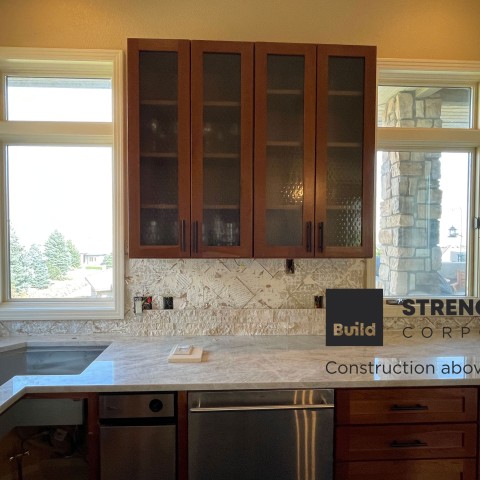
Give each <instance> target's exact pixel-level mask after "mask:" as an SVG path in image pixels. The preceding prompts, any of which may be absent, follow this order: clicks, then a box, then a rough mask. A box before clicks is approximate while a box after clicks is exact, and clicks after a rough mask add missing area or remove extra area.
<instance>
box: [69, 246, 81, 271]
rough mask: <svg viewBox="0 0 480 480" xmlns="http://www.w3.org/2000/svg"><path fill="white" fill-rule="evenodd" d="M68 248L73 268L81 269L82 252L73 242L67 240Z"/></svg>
mask: <svg viewBox="0 0 480 480" xmlns="http://www.w3.org/2000/svg"><path fill="white" fill-rule="evenodd" d="M67 248H68V251H69V252H70V257H71V259H72V268H80V267H81V263H80V252H79V251H78V249H77V247H76V246H75V245H74V243H73V242H72V241H71V240H67Z"/></svg>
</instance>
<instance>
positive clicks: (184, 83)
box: [128, 39, 190, 258]
mask: <svg viewBox="0 0 480 480" xmlns="http://www.w3.org/2000/svg"><path fill="white" fill-rule="evenodd" d="M128 190H129V256H130V257H133V258H139V257H140V258H142V257H188V256H190V240H189V239H190V42H189V41H187V40H145V39H128Z"/></svg>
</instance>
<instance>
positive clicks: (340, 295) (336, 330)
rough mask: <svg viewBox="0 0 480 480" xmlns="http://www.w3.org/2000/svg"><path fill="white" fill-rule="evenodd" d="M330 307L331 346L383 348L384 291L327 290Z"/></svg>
mask: <svg viewBox="0 0 480 480" xmlns="http://www.w3.org/2000/svg"><path fill="white" fill-rule="evenodd" d="M326 308H327V317H326V345H327V346H382V345H383V290H382V289H377V288H365V289H345V288H339V289H337V288H334V289H327V291H326Z"/></svg>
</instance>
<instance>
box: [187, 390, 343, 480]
mask: <svg viewBox="0 0 480 480" xmlns="http://www.w3.org/2000/svg"><path fill="white" fill-rule="evenodd" d="M333 398H334V397H333V390H326V389H310V390H280V391H279V390H262V391H258V390H257V391H228V392H223V391H222V392H194V393H193V392H192V393H189V395H188V407H189V411H188V472H189V475H188V476H189V480H226V479H228V480H270V479H271V480H330V479H331V478H332V476H333V474H332V471H333V412H334V410H333V408H334V405H333Z"/></svg>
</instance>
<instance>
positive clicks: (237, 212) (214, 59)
mask: <svg viewBox="0 0 480 480" xmlns="http://www.w3.org/2000/svg"><path fill="white" fill-rule="evenodd" d="M191 73H192V99H191V105H192V227H191V228H192V249H191V254H192V257H251V256H252V155H253V153H252V141H253V127H252V120H253V105H252V102H253V100H252V99H253V44H251V43H231V42H207V41H195V42H192V72H191Z"/></svg>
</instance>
